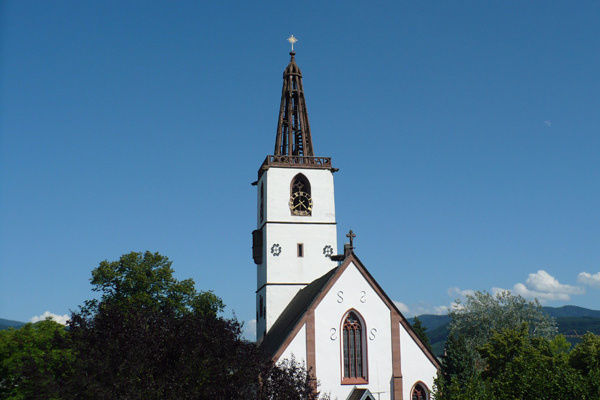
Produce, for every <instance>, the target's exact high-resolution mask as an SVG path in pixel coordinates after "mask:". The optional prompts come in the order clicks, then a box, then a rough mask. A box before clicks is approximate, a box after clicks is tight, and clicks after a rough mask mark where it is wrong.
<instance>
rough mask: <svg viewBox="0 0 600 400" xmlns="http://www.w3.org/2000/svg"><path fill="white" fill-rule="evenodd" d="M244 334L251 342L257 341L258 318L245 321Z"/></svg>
mask: <svg viewBox="0 0 600 400" xmlns="http://www.w3.org/2000/svg"><path fill="white" fill-rule="evenodd" d="M242 336H243V337H244V338H245V339H246V340H249V341H251V342H255V341H256V320H255V319H251V320H250V321H246V322H245V323H244V328H243V331H242Z"/></svg>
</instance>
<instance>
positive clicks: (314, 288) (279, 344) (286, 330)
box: [260, 249, 441, 369]
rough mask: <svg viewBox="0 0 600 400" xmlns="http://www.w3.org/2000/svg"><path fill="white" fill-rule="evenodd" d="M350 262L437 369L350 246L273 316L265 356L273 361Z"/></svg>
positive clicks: (419, 340)
mask: <svg viewBox="0 0 600 400" xmlns="http://www.w3.org/2000/svg"><path fill="white" fill-rule="evenodd" d="M351 263H352V264H354V265H355V266H356V268H357V269H358V270H359V272H360V273H361V274H362V275H363V277H364V278H365V279H366V280H367V282H368V283H369V284H370V285H371V286H372V287H373V289H374V290H375V291H376V292H377V294H378V295H379V296H380V297H381V299H382V300H383V302H384V303H385V304H386V305H387V306H388V308H389V309H390V310H391V311H392V312H394V313H396V314H397V315H398V316H399V317H400V324H401V325H402V327H403V328H404V329H405V330H406V331H407V332H408V334H409V335H410V336H411V338H412V339H413V340H414V341H415V343H416V344H417V345H418V346H419V348H420V349H421V351H423V353H424V354H425V356H426V357H427V358H428V359H429V361H431V362H432V363H433V365H435V367H436V368H437V369H440V368H441V364H440V362H439V361H438V359H437V358H436V356H435V355H434V354H433V352H432V351H431V350H429V349H428V348H427V346H425V344H424V343H423V342H422V341H421V339H420V338H419V337H418V336H417V334H416V333H415V331H414V330H413V328H412V326H411V325H410V323H409V322H408V320H407V319H406V318H405V317H404V315H402V313H401V312H400V310H398V307H396V305H395V304H394V302H393V301H392V300H391V299H390V298H389V297H388V295H387V294H386V293H385V292H384V291H383V289H382V288H381V286H379V284H378V283H377V281H376V280H375V279H374V278H373V276H372V275H371V274H370V273H369V271H368V270H367V268H366V267H365V266H364V264H363V263H362V262H361V261H360V260H359V258H358V257H357V256H356V254H354V252H353V251H352V250H351V249H350V251H348V252H347V253H346V258H345V259H344V261H343V262H342V263H341V264H340V265H339V266H338V267H336V268H334V269H332V270H331V271H329V272H328V273H326V274H325V275H323V276H322V277H320V278H318V279H316V280H314V281H313V282H311V283H310V284H309V285H308V286H306V287H305V288H303V289H302V290H300V291H299V292H298V293H297V294H296V296H295V297H294V298H293V299H292V301H291V302H290V303H289V304H288V306H287V307H286V308H285V310H284V311H283V313H281V315H280V316H279V318H277V321H275V323H274V324H273V326H272V327H271V329H269V332H267V334H266V335H265V337H264V339H263V341H262V342H261V344H260V346H261V348H263V349H264V350H265V351H266V352H267V354H268V355H269V356H271V357H272V358H273V359H275V360H277V359H278V358H279V357H280V356H281V354H282V353H283V351H284V350H285V347H287V344H289V342H291V340H292V339H293V338H294V337H295V336H296V334H297V333H298V331H299V330H300V328H301V327H302V325H303V324H304V323H305V317H306V314H307V312H308V311H309V310H312V311H314V309H315V308H316V307H317V306H318V305H319V303H320V302H321V300H322V299H323V297H324V296H325V294H327V292H328V291H329V289H330V288H331V287H332V286H333V284H334V283H335V282H336V281H337V280H338V278H339V277H340V276H341V275H342V274H343V273H344V271H345V270H346V268H348V266H349V265H350V264H351Z"/></svg>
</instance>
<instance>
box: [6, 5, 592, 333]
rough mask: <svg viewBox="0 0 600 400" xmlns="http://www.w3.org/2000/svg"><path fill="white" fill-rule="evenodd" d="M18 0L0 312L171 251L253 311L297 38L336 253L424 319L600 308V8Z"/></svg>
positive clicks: (62, 302)
mask: <svg viewBox="0 0 600 400" xmlns="http://www.w3.org/2000/svg"><path fill="white" fill-rule="evenodd" d="M321 3H322V2H303V3H295V4H293V5H290V4H289V3H282V2H268V1H265V2H258V3H257V2H246V3H242V2H240V3H234V2H198V1H179V2H141V1H139V2H136V1H114V2H110V1H105V2H80V1H70V2H68V1H55V2H41V1H39V2H21V1H5V2H2V3H1V5H0V29H1V30H0V46H1V47H0V52H1V53H0V112H1V114H0V135H1V136H0V163H1V164H0V317H3V318H10V319H17V320H22V321H28V320H30V319H31V318H32V317H34V316H39V315H41V314H42V313H43V312H45V311H50V312H51V313H54V314H59V315H63V314H66V313H68V312H69V310H74V309H76V308H77V306H78V305H79V304H82V302H83V301H84V300H85V299H87V298H89V297H90V296H91V295H92V293H91V290H90V289H91V287H90V285H89V278H90V271H91V270H92V269H93V268H94V267H96V266H97V265H98V263H99V262H100V261H101V260H104V259H109V260H114V259H117V258H118V257H119V256H120V255H121V254H123V253H125V252H129V251H132V250H137V251H142V250H146V249H148V250H152V251H159V252H161V253H162V254H165V255H167V256H169V257H170V258H171V259H172V260H173V262H174V265H173V266H174V268H175V271H176V275H177V277H179V278H188V277H191V278H193V279H194V280H195V281H196V283H197V286H198V288H199V289H202V290H206V289H211V290H214V291H215V293H217V294H218V295H219V296H221V297H222V298H223V299H224V301H225V303H226V304H227V305H228V306H229V311H228V312H229V313H231V312H234V313H235V314H236V315H237V317H238V318H239V319H241V320H244V321H249V320H251V319H253V318H254V290H255V279H256V278H255V265H254V264H253V262H252V258H251V235H250V233H251V231H252V229H253V227H254V223H255V221H254V216H255V207H256V204H255V201H256V197H255V188H254V187H252V186H250V183H251V182H252V181H254V180H255V179H256V171H257V169H258V167H259V166H260V164H261V162H262V161H263V159H264V157H265V156H266V155H267V154H271V152H272V151H273V146H274V137H275V128H276V118H277V111H278V106H279V99H280V92H281V76H282V71H283V69H284V68H285V66H286V64H287V62H288V59H289V56H288V51H289V45H288V43H287V42H286V41H285V38H286V37H287V36H289V34H290V33H294V34H295V35H296V36H297V37H298V38H299V42H298V44H297V45H296V50H297V57H296V58H297V61H298V64H299V66H300V68H301V69H302V71H303V74H304V87H305V92H306V97H307V104H308V112H309V118H310V121H311V128H312V134H313V140H314V146H315V152H316V153H317V154H318V155H322V156H331V157H333V163H334V165H335V166H336V167H338V168H340V171H339V172H338V173H337V174H336V175H335V184H336V208H337V218H338V229H339V241H340V243H343V240H344V239H345V238H344V237H343V235H344V234H345V232H347V231H348V229H350V228H352V229H353V230H354V231H355V232H356V233H357V234H358V237H357V239H356V246H357V249H356V252H357V254H358V256H359V257H360V258H361V259H362V261H363V262H364V263H365V264H366V265H367V267H368V268H369V270H370V272H371V273H372V274H373V276H374V277H375V278H376V279H378V281H379V282H380V283H381V285H382V286H383V288H384V289H385V290H386V291H387V293H388V294H389V295H390V297H391V298H392V299H394V300H396V301H398V302H401V303H402V304H403V305H402V307H405V308H403V309H405V310H406V309H407V310H408V311H407V314H408V315H412V314H414V313H422V312H442V311H443V310H444V308H445V307H448V306H449V305H450V304H451V302H452V301H453V300H454V299H455V298H457V297H460V296H461V295H464V293H466V292H468V290H494V288H504V289H511V290H513V291H515V292H517V293H521V294H524V295H526V296H529V297H535V296H537V297H540V298H542V299H543V300H544V302H545V304H548V305H553V306H558V305H562V304H575V305H580V306H584V307H590V308H596V309H599V308H600V224H599V221H600V211H599V209H598V204H600V201H599V198H600V168H599V165H600V163H599V161H600V160H599V151H600V138H599V136H600V135H599V133H600V113H599V111H598V110H600V97H599V93H600V79H599V75H598V71H599V70H600V51H599V50H600V24H598V18H599V17H600V3H598V2H595V1H579V2H576V3H573V2H567V1H563V2H561V1H555V2H541V1H540V2H534V1H532V2H521V1H497V2H480V1H472V2H469V1H461V2H433V1H419V2H377V3H374V2H352V1H349V2H327V3H326V4H321Z"/></svg>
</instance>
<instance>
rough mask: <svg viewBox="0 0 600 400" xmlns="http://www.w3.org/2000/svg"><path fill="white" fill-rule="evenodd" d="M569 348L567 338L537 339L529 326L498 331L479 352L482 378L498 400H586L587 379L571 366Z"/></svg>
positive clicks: (524, 325) (524, 324)
mask: <svg viewBox="0 0 600 400" xmlns="http://www.w3.org/2000/svg"><path fill="white" fill-rule="evenodd" d="M569 346H570V345H569V343H568V342H567V341H566V339H565V338H564V337H563V336H556V337H555V338H553V339H547V338H544V337H539V336H533V335H532V334H531V333H530V332H529V327H528V326H527V324H526V323H523V324H522V325H521V327H520V328H517V329H506V330H503V331H502V332H496V333H494V334H493V335H492V337H491V338H490V340H489V341H488V343H486V344H485V345H483V346H481V347H480V349H479V352H480V354H481V356H482V358H483V359H484V361H485V363H486V368H485V370H484V371H483V373H482V378H483V380H484V381H485V382H486V383H487V384H488V385H489V387H490V388H491V391H492V393H493V398H494V399H498V400H504V399H506V400H512V399H529V398H532V399H547V400H562V399H564V400H570V399H585V398H586V396H585V392H586V386H585V382H584V380H583V377H582V376H581V375H580V374H579V373H578V371H576V370H575V369H573V368H572V367H571V366H570V365H569V363H568V348H569Z"/></svg>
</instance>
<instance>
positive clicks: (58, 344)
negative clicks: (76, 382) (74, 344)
mask: <svg viewBox="0 0 600 400" xmlns="http://www.w3.org/2000/svg"><path fill="white" fill-rule="evenodd" d="M72 365H73V352H72V351H71V349H70V344H69V340H68V337H67V332H66V330H65V327H64V326H62V325H60V324H58V323H56V322H54V321H51V320H45V321H40V322H37V323H35V324H32V323H29V324H25V325H24V326H23V327H21V328H19V329H13V328H10V329H7V330H3V331H0V398H2V399H13V400H20V399H33V398H43V399H58V398H60V396H59V392H60V389H61V387H62V386H63V385H64V384H65V382H66V380H67V377H68V376H70V373H71V372H72Z"/></svg>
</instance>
